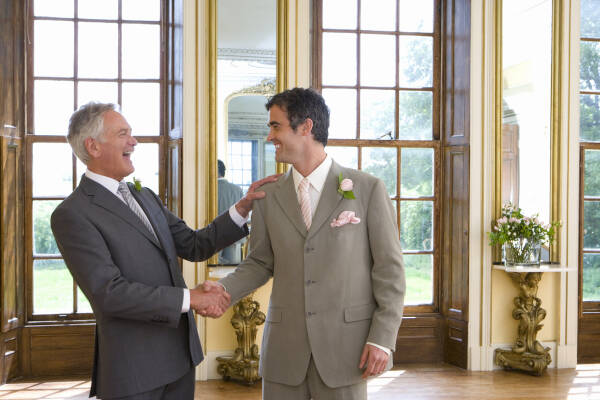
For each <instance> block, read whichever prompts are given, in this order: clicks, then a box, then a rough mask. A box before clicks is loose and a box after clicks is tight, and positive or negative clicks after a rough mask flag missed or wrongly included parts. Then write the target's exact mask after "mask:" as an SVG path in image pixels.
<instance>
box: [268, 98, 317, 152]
mask: <svg viewBox="0 0 600 400" xmlns="http://www.w3.org/2000/svg"><path fill="white" fill-rule="evenodd" d="M273 106H279V107H280V108H281V109H282V110H283V111H285V112H286V113H287V116H288V119H289V120H290V126H291V127H292V129H293V130H296V128H298V126H299V125H300V124H302V123H303V122H304V121H305V120H306V118H310V119H311V120H312V121H313V128H312V133H313V136H314V138H315V140H316V141H317V142H320V143H322V144H323V146H326V145H327V137H328V136H329V108H328V107H327V105H326V104H325V100H324V99H323V96H321V95H320V94H319V93H318V92H317V91H315V90H314V89H304V88H293V89H288V90H284V91H283V92H281V93H277V94H276V95H275V96H273V97H271V98H270V99H269V101H268V102H267V104H266V107H267V110H270V109H271V107H273Z"/></svg>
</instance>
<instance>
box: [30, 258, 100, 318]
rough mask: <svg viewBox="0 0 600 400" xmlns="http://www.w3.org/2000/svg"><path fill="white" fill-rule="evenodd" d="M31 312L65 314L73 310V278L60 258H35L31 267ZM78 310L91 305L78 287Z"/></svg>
mask: <svg viewBox="0 0 600 400" xmlns="http://www.w3.org/2000/svg"><path fill="white" fill-rule="evenodd" d="M33 282H34V283H33V313H34V314H67V313H72V312H73V278H72V277H71V273H70V272H69V270H68V269H67V268H66V267H65V264H64V261H62V260H39V261H38V260H36V261H35V263H34V267H33ZM78 293H79V294H78V305H77V308H78V312H81V313H89V312H91V307H90V304H89V302H88V301H87V299H86V298H85V296H84V295H83V293H82V292H81V289H78Z"/></svg>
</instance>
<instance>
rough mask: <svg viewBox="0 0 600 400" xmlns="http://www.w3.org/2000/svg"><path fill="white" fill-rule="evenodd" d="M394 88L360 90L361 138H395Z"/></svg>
mask: <svg viewBox="0 0 600 400" xmlns="http://www.w3.org/2000/svg"><path fill="white" fill-rule="evenodd" d="M395 97H396V95H395V92H394V91H393V90H367V89H365V90H361V91H360V138H361V139H394V136H395V134H394V109H395V106H394V103H395Z"/></svg>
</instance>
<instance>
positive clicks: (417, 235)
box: [400, 201, 433, 250]
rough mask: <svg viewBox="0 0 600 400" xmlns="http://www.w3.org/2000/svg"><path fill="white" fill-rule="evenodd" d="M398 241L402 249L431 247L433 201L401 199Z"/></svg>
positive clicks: (427, 248)
mask: <svg viewBox="0 0 600 400" xmlns="http://www.w3.org/2000/svg"><path fill="white" fill-rule="evenodd" d="M400 216H401V218H402V219H401V222H400V241H401V244H402V248H403V249H404V250H431V249H433V243H432V238H433V232H432V231H433V202H431V201H403V202H402V205H401V206H400Z"/></svg>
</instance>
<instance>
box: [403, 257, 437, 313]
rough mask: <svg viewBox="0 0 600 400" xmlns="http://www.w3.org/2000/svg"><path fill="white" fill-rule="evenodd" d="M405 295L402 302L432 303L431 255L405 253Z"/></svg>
mask: <svg viewBox="0 0 600 400" xmlns="http://www.w3.org/2000/svg"><path fill="white" fill-rule="evenodd" d="M403 258H404V267H405V272H406V296H405V297H404V304H406V305H417V304H431V303H433V256H432V255H430V254H405V255H404V256H403Z"/></svg>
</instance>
